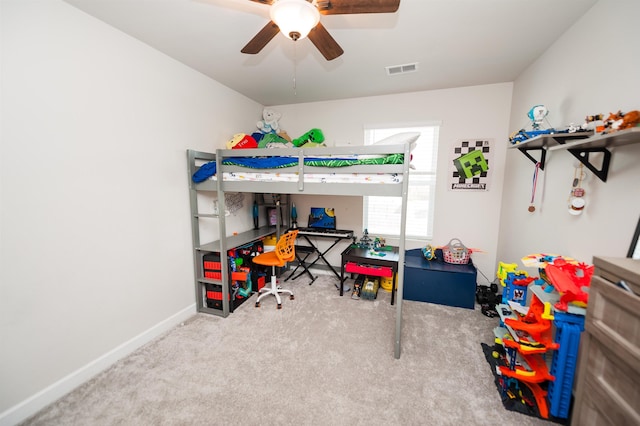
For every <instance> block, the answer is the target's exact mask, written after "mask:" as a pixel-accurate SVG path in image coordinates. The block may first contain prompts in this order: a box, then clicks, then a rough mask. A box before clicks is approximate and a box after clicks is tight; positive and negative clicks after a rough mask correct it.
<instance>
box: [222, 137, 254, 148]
mask: <svg viewBox="0 0 640 426" xmlns="http://www.w3.org/2000/svg"><path fill="white" fill-rule="evenodd" d="M257 147H258V143H257V142H256V140H255V139H254V138H253V137H252V136H249V135H245V134H244V133H236V134H235V135H233V137H232V138H231V139H230V140H228V141H227V149H246V148H257Z"/></svg>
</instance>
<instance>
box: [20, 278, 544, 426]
mask: <svg viewBox="0 0 640 426" xmlns="http://www.w3.org/2000/svg"><path fill="white" fill-rule="evenodd" d="M336 281H337V280H336V279H335V278H332V277H330V276H320V278H318V279H317V280H316V281H315V282H314V283H313V285H311V286H309V285H307V283H308V280H306V279H305V278H304V277H301V278H299V279H298V280H297V281H293V282H291V281H289V282H286V283H284V285H285V287H286V288H289V289H292V290H294V291H295V294H296V299H295V300H293V301H292V300H289V299H285V300H284V301H283V309H282V310H277V309H276V307H275V300H274V299H273V298H271V299H266V300H265V301H264V302H263V303H262V306H261V307H260V308H255V307H254V301H255V296H253V297H252V298H251V299H250V300H249V301H248V302H247V303H245V304H244V305H242V306H240V307H239V308H238V309H237V310H236V311H235V312H234V313H232V314H231V315H230V316H229V317H228V318H224V319H223V318H219V317H215V316H210V315H205V314H199V315H196V316H194V317H193V318H192V319H191V320H190V321H188V322H186V323H185V324H184V325H182V326H180V327H177V328H175V329H174V330H171V331H170V332H168V333H167V334H165V335H164V336H162V337H161V338H159V339H157V340H155V341H153V342H151V343H149V344H148V345H146V346H144V347H142V348H141V349H139V350H138V351H136V352H135V353H133V354H132V355H131V356H129V357H127V358H125V359H123V360H121V361H120V362H118V363H116V364H115V365H114V366H112V367H111V368H109V369H108V370H107V371H105V372H104V373H102V374H100V375H99V376H97V377H96V378H94V379H93V380H91V381H89V382H87V383H86V384H85V385H83V386H81V387H80V388H78V389H76V390H75V391H73V392H71V393H70V394H69V395H67V396H65V397H64V398H62V399H61V400H59V401H57V402H56V403H54V404H52V405H51V406H50V407H47V408H46V409H44V410H43V411H41V412H40V413H38V414H37V415H35V416H34V417H32V418H31V419H29V420H27V422H25V424H29V425H218V424H220V425H230V424H241V425H270V424H274V425H275V424H278V425H470V424H471V425H505V426H506V425H521V426H526V425H541V424H550V423H549V422H546V421H543V420H539V419H534V418H532V417H529V416H526V415H523V414H519V413H515V412H510V411H507V410H505V409H504V407H503V405H502V402H501V400H500V396H499V394H498V392H497V390H496V387H495V385H494V383H493V377H492V374H491V371H490V369H489V368H488V364H487V362H486V361H485V359H484V356H483V353H482V348H481V345H480V344H481V342H485V343H491V342H492V329H493V327H494V326H495V325H496V324H497V320H496V319H490V318H487V317H485V316H483V315H482V314H481V313H480V311H479V309H476V310H469V309H460V308H452V307H446V306H440V305H433V304H428V303H421V302H410V301H405V302H404V304H403V308H404V309H403V311H404V315H403V316H404V326H403V336H402V355H401V357H400V359H395V358H394V356H393V349H394V336H395V314H396V309H395V306H391V305H390V304H389V300H390V295H389V293H385V292H384V291H380V293H379V296H378V299H377V300H374V301H370V300H352V299H351V298H350V297H349V295H345V296H344V297H342V298H341V297H340V296H339V295H338V292H337V290H336V289H335V282H336Z"/></svg>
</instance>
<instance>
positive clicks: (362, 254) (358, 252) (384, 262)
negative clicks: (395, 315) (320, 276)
mask: <svg viewBox="0 0 640 426" xmlns="http://www.w3.org/2000/svg"><path fill="white" fill-rule="evenodd" d="M387 247H390V248H391V250H388V249H387V250H381V251H379V252H372V250H371V249H365V248H360V247H357V246H353V245H352V246H349V247H347V248H346V249H345V250H344V251H343V252H342V264H341V267H340V296H342V295H343V294H344V280H345V277H344V272H345V266H346V265H347V263H349V262H353V263H356V264H358V265H363V266H364V267H365V268H366V267H367V266H371V267H372V268H370V269H369V270H368V271H367V273H366V275H371V276H386V275H383V274H382V273H380V274H376V271H375V267H384V268H387V270H386V271H385V272H387V271H388V268H391V273H392V283H393V284H392V286H391V304H392V305H393V303H394V301H395V294H396V275H397V272H398V259H399V258H400V254H399V249H398V247H393V246H387Z"/></svg>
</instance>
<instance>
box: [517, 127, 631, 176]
mask: <svg viewBox="0 0 640 426" xmlns="http://www.w3.org/2000/svg"><path fill="white" fill-rule="evenodd" d="M635 143H640V127H632V128H630V129H625V130H621V131H618V132H613V133H607V134H605V135H602V134H598V135H593V133H592V132H576V133H555V134H549V135H540V136H536V137H535V138H531V139H529V140H526V141H524V142H521V143H519V144H516V145H513V146H511V147H510V148H516V149H518V150H520V151H521V152H522V153H523V154H524V155H525V156H526V157H527V158H529V159H530V160H531V161H533V162H534V163H538V162H540V169H542V170H544V163H545V158H546V153H547V150H549V151H557V150H561V149H563V150H567V151H569V152H570V153H571V155H573V156H574V157H576V158H577V159H578V160H579V161H580V162H581V163H582V164H584V165H585V166H586V167H587V168H588V169H589V170H591V171H592V172H593V174H594V175H596V176H597V177H598V178H599V179H600V180H601V181H603V182H606V181H607V176H608V174H609V163H610V161H611V151H610V150H609V148H613V147H615V146H623V145H630V144H635ZM529 151H540V159H539V160H537V159H535V158H534V157H533V156H532V155H531V154H530V152H529ZM591 153H600V154H602V164H601V166H600V167H599V168H598V167H597V166H596V164H595V163H594V162H593V161H591V160H590V159H589V154H591Z"/></svg>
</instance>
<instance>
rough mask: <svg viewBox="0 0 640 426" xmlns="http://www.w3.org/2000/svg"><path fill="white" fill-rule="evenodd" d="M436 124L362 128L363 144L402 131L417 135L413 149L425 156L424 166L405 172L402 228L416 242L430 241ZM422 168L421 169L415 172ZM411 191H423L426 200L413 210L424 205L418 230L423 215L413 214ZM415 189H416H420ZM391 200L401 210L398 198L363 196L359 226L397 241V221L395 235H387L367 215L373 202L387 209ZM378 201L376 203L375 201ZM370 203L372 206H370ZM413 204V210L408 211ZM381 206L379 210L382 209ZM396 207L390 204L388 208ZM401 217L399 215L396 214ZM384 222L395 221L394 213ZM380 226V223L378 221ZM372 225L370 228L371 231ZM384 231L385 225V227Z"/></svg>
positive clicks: (432, 215)
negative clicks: (405, 201)
mask: <svg viewBox="0 0 640 426" xmlns="http://www.w3.org/2000/svg"><path fill="white" fill-rule="evenodd" d="M440 128H441V123H440V122H434V121H431V122H424V123H415V124H386V125H370V126H365V128H364V140H365V145H367V146H368V145H372V144H374V143H375V142H376V141H379V140H381V139H383V138H385V137H389V136H392V135H395V134H398V133H402V132H416V131H417V132H420V133H421V135H420V138H418V140H417V141H416V149H415V150H414V152H415V151H416V150H418V152H420V151H422V152H421V154H422V155H425V153H427V160H426V163H424V164H419V166H420V167H418V168H416V169H410V171H409V189H408V193H407V217H406V229H405V238H406V239H413V240H419V241H430V240H432V238H433V220H434V212H435V196H436V184H437V179H436V177H437V171H438V170H437V164H438V144H439V136H440ZM420 168H423V170H419V169H420ZM412 187H413V188H420V189H421V190H422V192H424V191H426V193H427V195H426V198H427V199H426V200H424V203H421V207H420V206H419V207H417V208H418V209H420V208H422V209H424V208H425V205H426V209H427V211H426V216H427V218H426V224H425V227H421V225H417V226H416V221H418V220H420V218H421V217H423V216H424V214H422V216H421V214H420V213H418V212H417V211H415V209H416V203H415V202H414V203H411V202H410V201H411V197H412V193H413V196H417V195H416V189H414V190H413V191H412ZM420 189H419V190H420ZM390 198H394V199H397V200H398V201H397V207H398V208H400V209H401V206H402V201H401V199H400V197H372V196H364V197H363V209H362V223H363V227H364V228H365V229H367V231H368V232H369V233H370V234H372V235H376V236H381V237H384V238H391V239H394V238H396V239H397V238H399V237H400V222H399V221H397V220H396V221H397V224H394V225H393V226H394V227H396V229H395V230H396V231H397V233H395V232H394V233H389V232H380V231H381V230H382V229H377V228H376V227H375V221H372V220H371V219H372V217H371V215H372V214H373V213H372V212H371V209H372V207H374V208H375V203H376V202H378V203H384V204H385V206H384V207H388V206H389V199H390ZM376 199H378V200H376ZM372 204H373V206H372ZM412 205H413V207H414V208H413V209H412ZM378 206H379V208H380V207H382V206H381V204H378ZM384 207H382V208H384ZM393 207H396V206H394V205H393V204H392V208H393ZM399 214H401V212H400V213H399ZM384 217H385V218H386V219H383V221H384V223H389V221H391V220H392V219H396V218H397V214H395V213H394V214H390V215H385V216H384ZM378 223H380V221H378ZM372 224H373V226H374V227H373V228H371V226H372ZM385 229H388V226H386V227H385Z"/></svg>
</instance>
